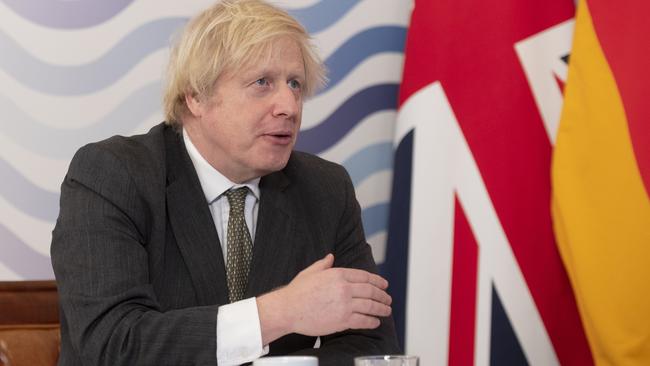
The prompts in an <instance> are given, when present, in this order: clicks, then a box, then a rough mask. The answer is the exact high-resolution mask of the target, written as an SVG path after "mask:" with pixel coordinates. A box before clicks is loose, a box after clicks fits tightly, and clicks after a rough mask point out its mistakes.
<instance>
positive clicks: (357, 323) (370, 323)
mask: <svg viewBox="0 0 650 366" xmlns="http://www.w3.org/2000/svg"><path fill="white" fill-rule="evenodd" d="M380 324H381V321H380V320H379V318H377V317H374V316H368V315H364V314H359V313H354V314H352V315H351V316H350V322H349V323H348V328H350V329H375V328H377V327H378V326H379V325H380Z"/></svg>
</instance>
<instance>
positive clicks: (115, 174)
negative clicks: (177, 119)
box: [51, 125, 398, 366]
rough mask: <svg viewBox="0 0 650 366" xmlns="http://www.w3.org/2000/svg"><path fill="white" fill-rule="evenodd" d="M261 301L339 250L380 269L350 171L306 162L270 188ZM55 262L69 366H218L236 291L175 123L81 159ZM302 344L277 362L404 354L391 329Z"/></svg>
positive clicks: (294, 338)
mask: <svg viewBox="0 0 650 366" xmlns="http://www.w3.org/2000/svg"><path fill="white" fill-rule="evenodd" d="M260 190H261V201H260V206H259V213H258V224H257V225H258V226H257V230H256V235H255V240H254V248H253V260H252V268H251V273H250V279H249V285H248V290H247V295H248V296H257V295H260V294H263V293H265V292H268V291H271V290H272V289H274V288H277V287H279V286H282V285H285V284H287V283H288V282H289V281H290V280H291V279H292V278H293V277H294V276H295V275H296V274H298V272H300V271H301V270H302V269H304V268H305V267H307V266H308V265H310V264H311V263H313V262H314V261H316V260H318V259H320V258H322V257H323V256H325V255H326V254H327V253H330V252H331V253H334V255H335V256H336V262H335V266H340V267H354V268H361V269H365V270H368V271H376V267H375V263H374V261H373V259H372V255H371V252H370V247H369V246H368V245H367V244H366V242H365V238H364V234H363V228H362V224H361V219H360V209H359V205H358V203H357V201H356V199H355V196H354V189H353V186H352V184H351V181H350V178H349V177H348V175H347V173H346V172H345V170H344V169H343V168H342V167H340V166H339V165H336V164H333V163H330V162H327V161H324V160H322V159H320V158H318V157H315V156H312V155H308V154H304V153H299V152H294V153H293V154H292V155H291V158H290V159H289V163H288V164H287V166H286V168H285V169H284V170H282V171H280V172H276V173H273V174H270V175H268V176H265V177H263V178H262V180H261V182H260ZM51 254H52V263H53V265H54V272H55V275H56V279H57V283H58V286H59V294H60V304H61V327H62V328H61V356H60V360H59V365H111V366H116V365H175V366H179V365H215V364H216V315H217V308H218V306H219V305H222V304H226V303H227V302H228V301H227V297H228V291H227V285H226V274H225V265H224V259H223V256H222V254H221V247H220V245H219V238H218V236H217V232H216V229H215V227H214V223H213V221H212V218H211V215H210V211H209V208H208V205H207V203H206V201H205V196H204V195H203V191H202V189H201V186H200V183H199V180H198V177H197V175H196V172H195V170H194V167H193V165H192V163H191V161H190V158H189V156H188V154H187V151H186V150H185V146H184V144H183V140H182V137H181V136H180V135H179V134H178V133H176V132H175V131H173V130H172V129H171V128H169V127H167V126H165V125H159V126H156V127H154V128H153V129H151V131H149V133H147V134H145V135H140V136H134V137H129V138H125V137H113V138H110V139H108V140H105V141H102V142H98V143H94V144H90V145H87V146H85V147H83V148H81V149H80V150H79V151H78V152H77V154H76V155H75V157H74V158H73V160H72V162H71V164H70V168H69V171H68V174H67V176H66V178H65V180H64V182H63V184H62V187H61V210H60V214H59V218H58V221H57V224H56V228H55V229H54V232H53V239H52V248H51ZM314 341H315V338H313V337H306V336H302V335H297V334H292V335H288V336H285V337H283V338H281V339H279V340H277V341H275V342H273V343H271V345H270V351H271V354H288V353H300V354H315V355H318V356H319V359H320V365H321V366H327V365H337V366H340V365H351V364H352V357H353V356H354V355H363V354H385V353H395V352H398V348H397V341H396V338H395V331H394V326H393V322H392V319H390V318H388V319H384V320H383V321H382V325H381V326H380V327H379V328H378V329H375V330H372V331H347V332H343V333H339V334H333V335H330V336H326V337H322V346H321V348H320V349H319V350H315V349H313V348H312V346H313V344H314Z"/></svg>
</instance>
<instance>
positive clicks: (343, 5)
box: [289, 0, 359, 34]
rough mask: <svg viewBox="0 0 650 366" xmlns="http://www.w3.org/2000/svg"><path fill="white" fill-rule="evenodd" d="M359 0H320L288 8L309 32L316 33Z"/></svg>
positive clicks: (341, 15) (329, 24)
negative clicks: (306, 5) (295, 7)
mask: <svg viewBox="0 0 650 366" xmlns="http://www.w3.org/2000/svg"><path fill="white" fill-rule="evenodd" d="M358 3H359V0H322V1H320V2H318V3H316V4H314V5H312V6H309V7H306V8H302V9H293V10H289V14H291V15H292V16H293V17H295V18H296V19H298V20H299V21H300V23H302V25H303V26H304V27H305V28H306V29H307V31H308V32H309V33H310V34H314V33H318V32H320V31H322V30H324V29H326V28H328V27H330V26H331V25H332V24H334V23H336V22H337V21H338V20H339V19H341V18H342V17H343V16H344V15H345V14H346V13H347V12H349V11H350V9H352V8H353V7H355V6H356V5H357V4H358Z"/></svg>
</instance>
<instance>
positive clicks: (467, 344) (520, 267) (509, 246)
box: [381, 0, 593, 365]
mask: <svg viewBox="0 0 650 366" xmlns="http://www.w3.org/2000/svg"><path fill="white" fill-rule="evenodd" d="M574 13H575V9H574V4H573V1H571V0H550V1H521V0H503V1H489V2H488V1H471V0H416V1H415V7H414V10H413V13H412V18H411V24H410V27H409V31H408V38H407V44H406V51H405V54H406V58H405V69H404V76H403V81H402V85H401V88H400V97H399V114H398V122H397V132H396V136H395V141H394V142H395V150H396V155H395V160H394V164H395V166H394V181H393V188H392V189H393V192H392V204H391V213H390V226H389V234H388V247H387V252H386V262H385V263H383V265H382V268H381V269H382V272H383V274H384V275H386V276H387V277H388V278H389V280H390V282H391V290H392V294H393V298H394V306H393V308H394V315H395V319H396V322H397V324H398V331H399V333H400V336H401V337H402V338H401V340H402V342H404V345H405V351H406V352H407V353H412V354H417V355H419V356H420V357H421V360H422V363H423V364H424V365H443V364H448V365H470V364H474V365H526V364H531V365H558V364H565V365H589V364H593V360H592V355H591V353H590V350H589V346H588V344H587V339H586V337H585V333H584V330H583V326H582V323H581V320H580V316H579V313H578V310H577V306H576V302H575V298H574V295H573V291H572V288H571V284H570V282H569V279H568V277H567V274H566V271H565V269H564V267H563V264H562V261H561V259H560V256H559V253H558V250H557V247H556V243H555V239H554V235H553V227H552V222H551V213H550V202H551V184H550V164H551V154H552V148H553V144H554V141H555V134H556V131H557V125H558V122H559V119H560V112H561V107H562V87H563V83H564V80H566V74H567V60H568V54H569V50H570V48H571V37H572V32H573V16H574ZM404 268H408V269H407V271H404V270H403V269H404Z"/></svg>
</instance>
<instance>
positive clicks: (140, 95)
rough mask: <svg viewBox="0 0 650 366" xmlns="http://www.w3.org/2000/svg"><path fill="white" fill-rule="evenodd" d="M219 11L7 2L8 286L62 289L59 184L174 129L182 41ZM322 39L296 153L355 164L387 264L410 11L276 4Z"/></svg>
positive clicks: (3, 105)
mask: <svg viewBox="0 0 650 366" xmlns="http://www.w3.org/2000/svg"><path fill="white" fill-rule="evenodd" d="M212 3H213V1H210V0H191V1H183V2H179V1H173V0H164V1H160V0H158V1H156V0H137V1H133V0H112V1H105V0H84V1H74V2H70V1H63V0H57V1H54V0H53V1H42V0H0V111H1V112H0V124H1V131H2V132H1V133H0V154H1V158H0V175H1V176H2V178H3V179H2V181H1V183H0V280H17V279H43V278H52V277H53V275H52V269H51V265H50V259H49V245H50V237H51V230H52V228H53V226H54V222H55V220H56V217H57V214H58V196H59V194H58V191H59V185H60V183H61V181H62V179H63V176H64V175H65V172H66V170H67V166H68V163H69V160H70V158H71V157H72V155H73V154H74V152H75V151H76V150H77V149H78V148H79V147H80V146H82V145H84V144H85V143H87V142H90V141H96V140H99V139H103V138H106V137H109V136H112V135H115V134H122V135H130V134H134V133H141V132H144V131H146V130H148V129H149V128H150V127H151V126H153V125H154V124H156V123H158V122H160V121H161V120H162V114H161V111H160V94H161V85H162V80H161V77H162V74H163V70H164V67H165V64H166V59H167V54H168V44H169V39H170V38H171V36H172V35H173V34H174V32H176V31H177V30H178V29H179V28H180V27H181V26H182V25H183V24H184V23H185V22H186V21H187V19H188V18H189V17H190V16H191V15H193V14H195V13H196V12H198V11H199V10H201V9H203V8H205V7H207V6H209V5H210V4H212ZM275 3H277V4H279V5H280V6H283V7H284V8H285V9H287V10H289V11H290V12H291V13H292V14H294V15H295V16H296V17H297V18H298V19H299V20H300V21H301V22H302V23H303V24H304V25H305V26H306V27H307V28H308V29H309V31H310V32H311V33H312V35H313V36H314V38H315V41H316V44H317V45H318V47H319V49H320V51H321V55H322V56H323V58H324V59H325V60H326V64H327V66H328V68H329V70H330V75H329V77H330V83H329V86H328V87H327V88H326V89H324V90H323V91H321V92H320V93H319V94H318V95H316V96H315V97H314V98H312V99H311V100H310V101H308V102H307V103H306V105H305V107H304V108H305V110H304V117H303V125H302V133H301V136H300V138H299V140H298V147H297V148H298V149H300V150H304V151H309V152H313V153H316V154H319V155H321V156H323V157H325V158H326V159H329V160H333V161H336V162H339V163H341V164H343V165H344V166H345V167H346V168H347V169H348V171H349V172H350V175H351V176H352V179H353V181H354V184H355V187H356V190H357V195H358V199H359V201H360V203H361V207H362V210H363V211H362V215H363V220H364V226H365V230H366V235H367V237H368V241H369V242H370V243H371V245H372V246H373V251H374V253H375V257H376V259H377V261H378V262H380V263H381V262H383V259H384V253H385V241H386V226H387V216H388V203H389V200H390V184H391V177H392V172H391V169H392V158H393V147H392V140H393V134H394V122H395V115H396V113H395V108H396V103H397V90H398V84H399V81H400V76H401V68H402V59H403V47H404V40H405V36H406V25H407V22H408V17H409V14H410V10H411V1H405V0H320V1H317V0H291V1H289V0H285V1H275Z"/></svg>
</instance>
